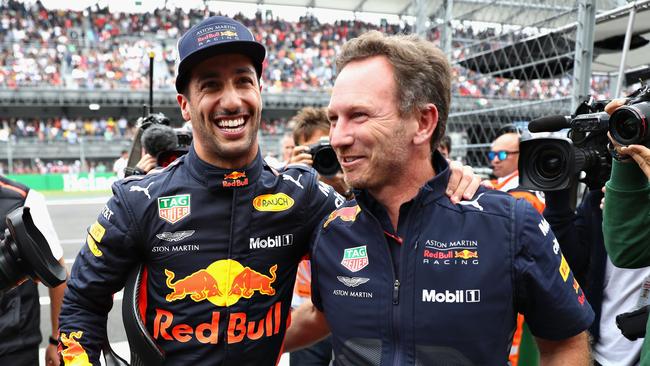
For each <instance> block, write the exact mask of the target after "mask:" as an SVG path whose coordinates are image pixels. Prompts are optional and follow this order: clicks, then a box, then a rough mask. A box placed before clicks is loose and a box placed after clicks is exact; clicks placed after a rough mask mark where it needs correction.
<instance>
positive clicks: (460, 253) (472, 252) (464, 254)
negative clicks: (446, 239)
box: [454, 249, 478, 259]
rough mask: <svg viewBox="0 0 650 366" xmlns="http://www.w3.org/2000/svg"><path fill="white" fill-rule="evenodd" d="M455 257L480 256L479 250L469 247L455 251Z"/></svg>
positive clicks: (468, 257)
mask: <svg viewBox="0 0 650 366" xmlns="http://www.w3.org/2000/svg"><path fill="white" fill-rule="evenodd" d="M454 258H462V259H470V258H478V251H477V250H467V249H464V250H461V251H456V252H454Z"/></svg>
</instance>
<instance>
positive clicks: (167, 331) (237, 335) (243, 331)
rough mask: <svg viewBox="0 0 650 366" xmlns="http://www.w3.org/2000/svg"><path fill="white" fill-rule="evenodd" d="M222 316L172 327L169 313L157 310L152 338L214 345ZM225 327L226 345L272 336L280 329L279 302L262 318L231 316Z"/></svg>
mask: <svg viewBox="0 0 650 366" xmlns="http://www.w3.org/2000/svg"><path fill="white" fill-rule="evenodd" d="M222 315H224V316H227V314H226V313H221V312H219V311H213V312H212V317H211V321H210V322H209V323H200V324H197V325H196V326H192V325H190V324H183V323H179V324H174V314H173V313H172V312H170V311H167V310H163V309H156V317H155V318H154V324H153V337H154V338H155V339H163V340H167V341H176V342H182V343H187V342H190V341H191V340H193V339H196V340H197V341H198V342H199V343H203V344H217V343H218V342H219V320H220V319H221V316H222ZM226 324H227V325H228V328H227V329H228V331H227V332H226V342H228V343H229V344H232V343H239V342H242V341H244V340H253V341H255V340H258V339H260V338H262V337H271V336H274V335H276V334H279V333H280V330H281V326H282V303H281V302H279V301H278V302H276V303H275V304H273V305H272V306H271V307H269V309H268V311H267V312H266V315H265V316H264V317H263V318H261V319H256V320H251V319H249V318H248V316H247V315H246V313H242V312H237V313H231V314H230V317H229V318H228V320H227V322H226Z"/></svg>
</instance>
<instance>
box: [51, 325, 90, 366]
mask: <svg viewBox="0 0 650 366" xmlns="http://www.w3.org/2000/svg"><path fill="white" fill-rule="evenodd" d="M82 336H83V332H82V331H78V332H71V333H70V335H69V336H67V335H66V334H65V333H61V343H62V344H63V346H64V347H65V349H63V350H62V349H59V352H60V353H61V356H62V357H63V364H64V365H66V366H92V364H91V363H90V359H89V358H88V354H87V353H86V350H85V349H84V348H83V346H82V345H81V343H79V341H78V340H80V339H81V337H82ZM59 347H60V346H59Z"/></svg>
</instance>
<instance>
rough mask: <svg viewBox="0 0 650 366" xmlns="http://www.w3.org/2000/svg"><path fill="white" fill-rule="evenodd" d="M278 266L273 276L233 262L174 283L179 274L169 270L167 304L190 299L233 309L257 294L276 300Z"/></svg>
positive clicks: (202, 270) (221, 264) (219, 263)
mask: <svg viewBox="0 0 650 366" xmlns="http://www.w3.org/2000/svg"><path fill="white" fill-rule="evenodd" d="M277 269H278V265H277V264H275V265H273V266H271V268H269V274H270V276H267V275H265V274H262V273H260V272H257V271H255V270H253V269H252V268H250V267H244V266H242V265H241V264H240V263H239V262H237V261H235V260H232V259H224V260H219V261H216V262H214V263H212V264H211V265H209V266H208V267H207V268H205V269H201V270H198V271H196V272H194V273H192V274H190V275H188V276H186V277H184V278H182V279H179V280H177V281H176V282H174V277H175V274H174V272H172V271H170V270H167V269H166V270H165V275H166V276H167V280H166V282H165V283H166V284H167V287H169V288H170V289H171V290H172V292H171V293H169V294H167V296H166V297H165V299H166V300H167V301H170V302H171V301H176V300H181V299H184V298H185V297H186V296H189V297H190V298H191V299H192V300H194V301H196V302H198V301H203V300H208V301H210V302H211V303H213V304H215V305H217V306H231V305H233V304H235V303H237V302H238V301H239V299H240V298H242V297H244V298H247V299H250V298H251V297H252V296H253V295H254V294H255V293H256V292H257V293H260V294H262V295H267V296H273V295H275V289H274V288H273V286H272V284H273V282H275V280H276V271H277Z"/></svg>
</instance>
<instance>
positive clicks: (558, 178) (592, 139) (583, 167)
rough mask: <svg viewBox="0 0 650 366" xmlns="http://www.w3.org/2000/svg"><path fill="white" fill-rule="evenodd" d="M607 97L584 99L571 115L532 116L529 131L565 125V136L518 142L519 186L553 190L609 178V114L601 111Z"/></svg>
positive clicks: (596, 185) (600, 183)
mask: <svg viewBox="0 0 650 366" xmlns="http://www.w3.org/2000/svg"><path fill="white" fill-rule="evenodd" d="M608 102H609V101H606V100H603V101H595V100H593V99H592V100H589V101H585V102H583V103H582V104H580V106H579V107H578V109H577V110H576V113H575V115H574V116H573V117H565V116H550V117H543V118H540V119H537V120H533V121H531V122H530V124H529V125H528V128H529V130H530V131H531V132H556V131H559V130H562V129H565V128H569V131H568V133H567V135H566V137H555V136H551V137H541V138H540V137H533V138H530V139H528V140H524V141H522V142H521V143H520V145H519V151H520V159H519V177H520V183H521V186H522V187H524V188H526V189H531V190H537V191H557V190H562V189H567V188H569V187H571V186H572V184H573V183H574V182H575V180H576V179H577V178H578V176H579V175H580V172H581V171H584V172H585V173H586V174H585V177H584V178H583V179H582V180H581V181H582V182H584V183H585V184H586V185H587V186H588V187H589V188H591V189H598V188H600V187H602V186H603V185H604V184H605V182H606V181H607V180H608V179H609V174H610V172H611V166H612V158H611V154H610V152H609V148H608V142H609V140H608V138H607V131H608V126H609V120H610V117H609V115H608V114H607V113H605V112H603V110H604V109H605V105H607V103H608Z"/></svg>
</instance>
